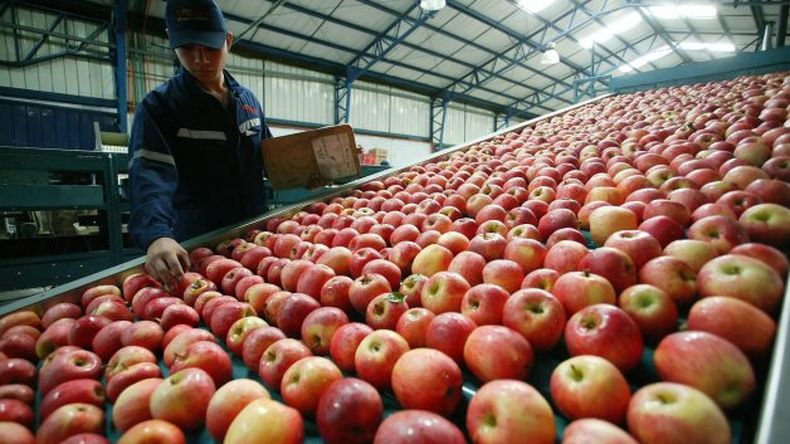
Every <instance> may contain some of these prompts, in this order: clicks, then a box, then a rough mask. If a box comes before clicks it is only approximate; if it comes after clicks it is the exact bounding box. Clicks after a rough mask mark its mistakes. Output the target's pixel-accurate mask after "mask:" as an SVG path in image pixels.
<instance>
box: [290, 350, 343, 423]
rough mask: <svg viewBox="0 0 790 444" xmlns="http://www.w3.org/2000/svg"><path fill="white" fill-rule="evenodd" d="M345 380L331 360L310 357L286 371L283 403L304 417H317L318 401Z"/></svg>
mask: <svg viewBox="0 0 790 444" xmlns="http://www.w3.org/2000/svg"><path fill="white" fill-rule="evenodd" d="M342 378H343V374H342V373H340V369H339V368H337V366H336V365H335V364H333V363H332V361H330V360H329V359H326V358H321V357H317V356H309V357H305V358H302V359H300V360H298V361H296V362H295V363H294V364H293V365H292V366H290V367H289V368H288V370H286V372H285V374H284V375H283V378H282V382H281V384H280V394H281V395H282V397H283V401H285V403H286V404H288V405H289V406H291V407H294V408H295V409H296V410H298V411H299V413H301V414H302V415H305V416H315V413H316V410H317V409H318V401H319V399H321V396H322V395H323V394H324V392H325V391H326V390H327V389H328V388H329V386H330V385H331V384H332V383H333V382H335V381H338V380H340V379H342Z"/></svg>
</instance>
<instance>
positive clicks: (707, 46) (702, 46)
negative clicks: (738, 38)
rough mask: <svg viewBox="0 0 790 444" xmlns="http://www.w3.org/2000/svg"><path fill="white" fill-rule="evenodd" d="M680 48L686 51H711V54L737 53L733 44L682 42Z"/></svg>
mask: <svg viewBox="0 0 790 444" xmlns="http://www.w3.org/2000/svg"><path fill="white" fill-rule="evenodd" d="M678 48H680V49H684V50H686V51H711V52H735V45H734V44H733V43H731V42H726V41H725V42H717V43H705V42H680V43H679V44H678Z"/></svg>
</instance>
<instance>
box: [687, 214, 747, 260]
mask: <svg viewBox="0 0 790 444" xmlns="http://www.w3.org/2000/svg"><path fill="white" fill-rule="evenodd" d="M688 237H689V239H695V240H702V241H705V242H710V243H711V244H712V245H713V247H714V248H716V250H717V251H718V252H719V254H726V253H727V252H729V251H730V250H732V249H733V248H734V247H735V246H737V245H740V244H743V243H746V242H748V241H749V234H748V233H747V232H746V229H745V228H744V227H743V226H741V225H740V224H739V223H738V222H737V221H735V220H732V219H730V218H728V217H725V216H708V217H703V218H702V219H700V220H698V221H696V222H694V223H693V224H692V225H691V226H690V227H689V230H688Z"/></svg>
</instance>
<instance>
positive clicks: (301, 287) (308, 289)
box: [296, 264, 335, 299]
mask: <svg viewBox="0 0 790 444" xmlns="http://www.w3.org/2000/svg"><path fill="white" fill-rule="evenodd" d="M333 277H335V271H334V270H333V269H332V268H330V267H329V266H327V265H321V264H315V265H313V266H312V267H310V268H308V269H307V270H306V271H304V272H303V274H302V275H301V276H300V277H299V280H298V281H297V283H296V291H297V292H298V293H303V294H306V295H308V296H311V297H313V298H315V299H319V298H320V297H321V288H322V287H323V286H324V284H325V283H326V281H328V280H329V279H331V278H333Z"/></svg>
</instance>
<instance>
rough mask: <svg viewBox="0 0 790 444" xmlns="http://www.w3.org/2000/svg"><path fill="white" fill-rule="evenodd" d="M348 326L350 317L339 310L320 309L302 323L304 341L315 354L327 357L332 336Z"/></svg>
mask: <svg viewBox="0 0 790 444" xmlns="http://www.w3.org/2000/svg"><path fill="white" fill-rule="evenodd" d="M346 324H348V316H347V315H346V314H345V313H344V312H343V311H342V310H340V309H339V308H336V307H321V308H318V309H316V310H315V311H312V312H311V313H310V314H308V315H307V317H305V318H304V321H303V322H302V326H301V333H302V334H301V336H302V341H304V343H305V345H307V347H308V348H309V349H310V351H311V352H313V354H315V355H327V354H329V345H330V341H331V340H332V336H333V335H334V334H335V332H336V331H337V330H338V329H339V328H340V327H342V326H343V325H346Z"/></svg>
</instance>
